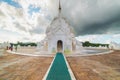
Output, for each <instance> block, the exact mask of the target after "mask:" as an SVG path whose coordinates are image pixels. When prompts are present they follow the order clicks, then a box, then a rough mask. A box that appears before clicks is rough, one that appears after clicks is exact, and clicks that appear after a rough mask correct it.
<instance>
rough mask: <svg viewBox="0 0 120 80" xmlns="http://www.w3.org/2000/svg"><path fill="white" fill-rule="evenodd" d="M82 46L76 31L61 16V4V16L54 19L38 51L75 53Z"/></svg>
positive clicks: (39, 44)
mask: <svg viewBox="0 0 120 80" xmlns="http://www.w3.org/2000/svg"><path fill="white" fill-rule="evenodd" d="M81 46H82V44H81V42H79V41H77V40H76V39H75V36H74V31H73V29H72V27H71V26H70V25H69V23H68V22H67V21H66V19H65V18H64V17H62V15H61V6H60V2H59V14H58V16H57V17H55V18H54V19H53V21H52V22H51V24H50V25H49V26H48V28H47V30H46V38H45V39H44V40H42V41H41V42H39V43H38V49H41V50H46V51H48V52H50V53H56V52H73V51H75V50H78V49H79V48H80V47H81Z"/></svg>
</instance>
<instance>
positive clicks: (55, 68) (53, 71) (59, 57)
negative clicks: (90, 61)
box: [46, 53, 71, 80]
mask: <svg viewBox="0 0 120 80" xmlns="http://www.w3.org/2000/svg"><path fill="white" fill-rule="evenodd" d="M46 80H71V76H70V73H69V71H68V67H67V64H66V62H65V59H64V56H63V54H62V53H57V54H56V56H55V59H54V61H53V63H52V66H51V68H50V71H49V73H48V76H47V78H46Z"/></svg>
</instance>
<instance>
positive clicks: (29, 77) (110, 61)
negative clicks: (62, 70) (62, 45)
mask: <svg viewBox="0 0 120 80" xmlns="http://www.w3.org/2000/svg"><path fill="white" fill-rule="evenodd" d="M52 60H53V58H52V57H38V56H36V57H32V56H21V55H17V54H8V53H5V55H4V56H2V57H0V80H42V78H43V77H44V75H45V73H46V71H47V70H48V68H49V66H50V63H51V62H52ZM67 60H68V63H69V65H70V66H71V69H72V71H73V73H74V75H75V77H76V79H77V80H120V51H115V52H113V53H111V54H102V55H94V56H81V57H67Z"/></svg>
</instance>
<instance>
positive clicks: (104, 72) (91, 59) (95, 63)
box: [67, 51, 120, 80]
mask: <svg viewBox="0 0 120 80" xmlns="http://www.w3.org/2000/svg"><path fill="white" fill-rule="evenodd" d="M67 60H68V63H69V65H70V66H71V69H72V71H73V73H74V75H75V77H76V79H77V80H120V51H115V52H113V53H110V54H102V55H95V56H86V57H85V56H84V57H83V56H82V57H68V58H67Z"/></svg>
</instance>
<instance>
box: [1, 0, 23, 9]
mask: <svg viewBox="0 0 120 80" xmlns="http://www.w3.org/2000/svg"><path fill="white" fill-rule="evenodd" d="M0 2H5V3H7V4H9V5H11V6H14V7H16V8H21V7H22V6H21V5H20V4H19V3H18V2H15V1H14V0H0Z"/></svg>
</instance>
